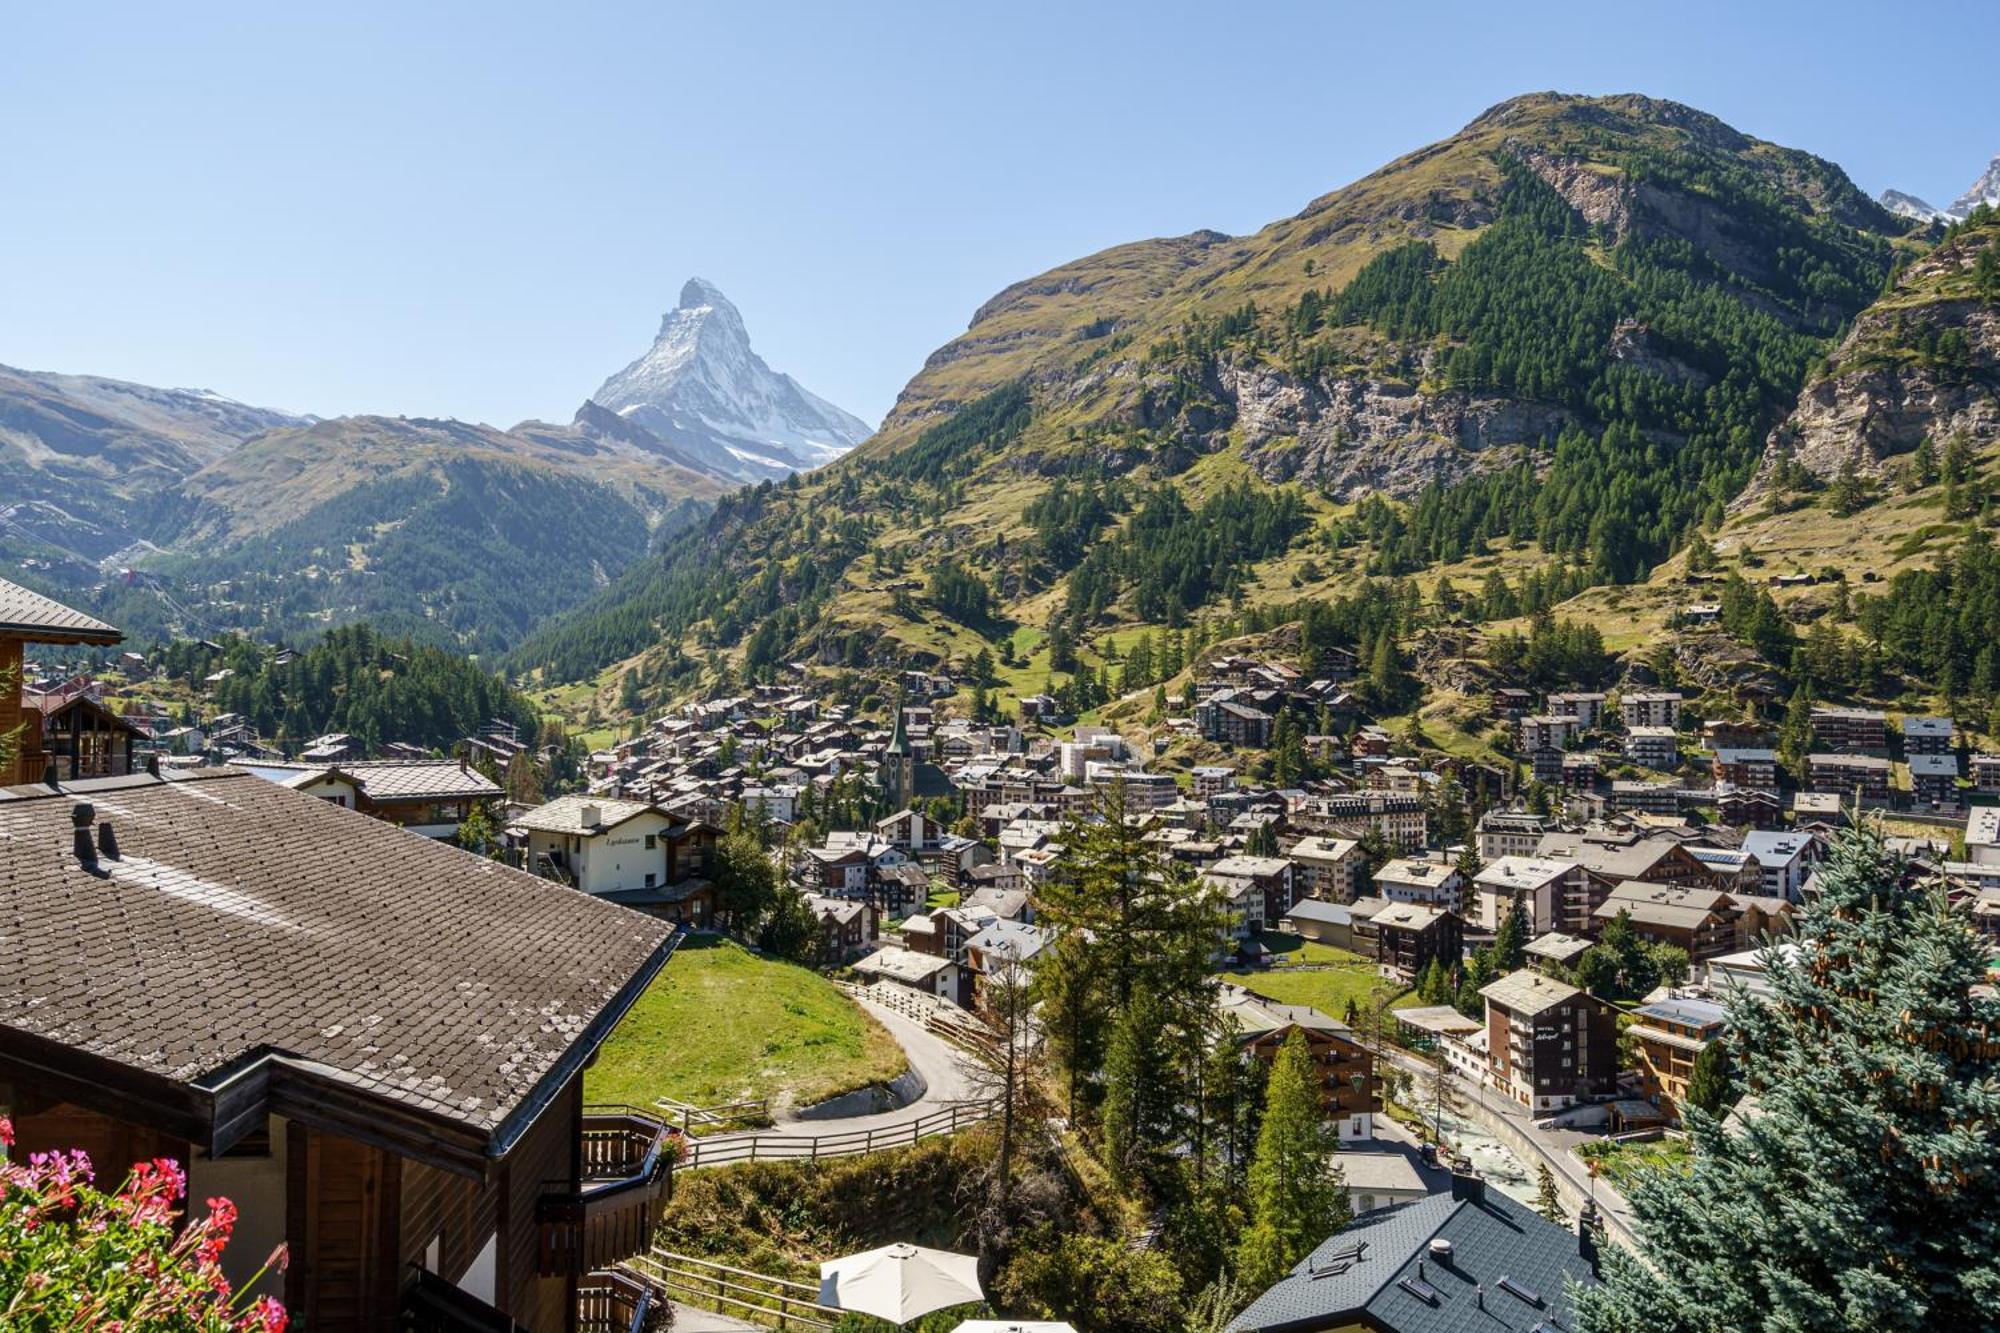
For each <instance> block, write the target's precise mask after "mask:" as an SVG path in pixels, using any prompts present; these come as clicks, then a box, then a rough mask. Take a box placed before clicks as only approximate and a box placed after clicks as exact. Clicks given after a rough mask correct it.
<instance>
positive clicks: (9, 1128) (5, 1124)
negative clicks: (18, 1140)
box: [0, 1115, 14, 1152]
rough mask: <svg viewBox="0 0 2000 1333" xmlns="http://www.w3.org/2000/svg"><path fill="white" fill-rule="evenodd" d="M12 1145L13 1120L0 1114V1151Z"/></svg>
mask: <svg viewBox="0 0 2000 1333" xmlns="http://www.w3.org/2000/svg"><path fill="white" fill-rule="evenodd" d="M13 1146H14V1122H13V1121H11V1120H9V1119H8V1118H7V1117H6V1116H4V1115H0V1152H5V1151H6V1150H7V1149H9V1148H11V1147H13Z"/></svg>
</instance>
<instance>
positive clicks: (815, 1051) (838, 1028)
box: [583, 936, 905, 1106]
mask: <svg viewBox="0 0 2000 1333" xmlns="http://www.w3.org/2000/svg"><path fill="white" fill-rule="evenodd" d="M904 1067H905V1061H904V1059H903V1052H902V1048H901V1047H899V1046H897V1045H896V1042H895V1039H894V1038H893V1037H891V1036H890V1035H889V1033H888V1031H887V1030H886V1029H884V1028H883V1026H882V1025H881V1024H880V1023H877V1022H876V1021H875V1020H874V1019H873V1018H871V1017H869V1016H868V1015H867V1014H866V1013H864V1012H862V1010H861V1009H860V1007H859V1006H857V1005H856V1004H855V1003H854V1001H852V1000H850V999H848V998H847V996H846V995H845V994H843V993H842V992H841V991H840V990H839V988H837V987H836V986H834V984H833V983H832V982H830V981H828V980H827V979H826V978H824V977H822V976H820V975H819V974H818V973H816V972H813V971H811V970H809V969H807V968H803V967H798V966H796V965H794V964H791V963H780V962H774V961H772V960H769V959H764V958H759V957H757V956H756V955H754V954H752V953H750V952H749V951H748V950H746V949H744V948H743V947H742V946H741V945H739V944H736V943H734V942H733V941H729V940H718V939H710V938H704V937H700V936H697V937H695V938H692V939H689V940H687V941H685V942H683V943H682V945H681V946H680V948H679V949H677V950H676V951H675V953H674V957H673V960H672V961H671V962H669V963H668V964H667V966H666V970H665V971H663V972H661V973H660V975H659V977H658V978H657V979H655V980H654V982H653V984H652V986H651V987H649V988H648V989H647V991H646V993H645V994H644V995H642V996H640V997H639V1002H638V1003H637V1004H636V1005H634V1006H633V1007H632V1012H631V1013H629V1014H627V1015H626V1016H625V1021H624V1022H622V1023H620V1024H619V1025H618V1028H617V1030H616V1031H614V1032H613V1033H612V1034H611V1039H610V1040H609V1041H607V1042H605V1043H604V1049H603V1052H602V1054H600V1055H599V1057H598V1060H597V1063H596V1065H594V1066H593V1067H592V1068H591V1069H590V1070H589V1071H588V1072H587V1073H586V1074H585V1075H584V1084H583V1090H584V1098H585V1100H587V1101H593V1102H626V1103H629V1104H631V1105H634V1106H651V1105H652V1104H653V1101H654V1099H656V1098H659V1097H672V1098H674V1099H676V1100H678V1101H684V1102H692V1103H694V1104H695V1105H697V1106H714V1105H717V1104H719V1103H722V1102H733V1101H747V1100H751V1099H754V1098H758V1097H769V1098H771V1099H773V1100H774V1101H780V1102H782V1101H784V1100H787V1099H789V1100H790V1101H791V1102H792V1103H793V1104H795V1105H799V1106H805V1105H809V1104H811V1103H813V1102H816V1101H820V1100H822V1099H824V1098H827V1097H832V1096H837V1095H838V1094H840V1093H843V1092H850V1091H853V1090H854V1089H856V1088H861V1087H866V1086H867V1085H868V1084H871V1083H879V1082H885V1081H887V1080H889V1079H892V1078H894V1077H896V1076H897V1075H898V1074H900V1073H902V1072H903V1069H904Z"/></svg>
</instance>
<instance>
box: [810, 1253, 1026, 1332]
mask: <svg viewBox="0 0 2000 1333" xmlns="http://www.w3.org/2000/svg"><path fill="white" fill-rule="evenodd" d="M985 1299H986V1293H985V1292H984V1291H982V1290H980V1287H979V1260H978V1259H976V1258H974V1257H973V1256H972V1255H969V1254H953V1253H952V1252H951V1251H949V1250H927V1249H925V1248H924V1247H923V1246H921V1245H884V1246H883V1247H882V1248H881V1249H879V1250H864V1251H863V1252H862V1253H860V1254H850V1255H848V1256H846V1257H845V1258H842V1259H829V1260H827V1261H826V1262H825V1263H823V1264H821V1265H820V1266H819V1303H820V1304H821V1305H831V1306H833V1307H834V1308H835V1309H837V1310H858V1311H860V1312H861V1313H862V1314H872V1315H874V1316H875V1317H876V1318H878V1319H886V1320H888V1321H889V1322H890V1323H892V1324H907V1323H909V1322H910V1321H911V1320H912V1319H919V1318H922V1317H923V1316H924V1315H927V1314H929V1313H930V1312H931V1311H933V1310H942V1309H944V1308H945V1307H946V1306H948V1305H966V1304H969V1303H971V1302H973V1301H981V1300H985Z"/></svg>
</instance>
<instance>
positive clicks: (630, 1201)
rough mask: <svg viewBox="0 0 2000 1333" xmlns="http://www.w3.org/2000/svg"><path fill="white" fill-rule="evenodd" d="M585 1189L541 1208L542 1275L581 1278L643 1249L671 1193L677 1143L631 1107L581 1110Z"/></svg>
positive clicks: (561, 1194) (562, 1192)
mask: <svg viewBox="0 0 2000 1333" xmlns="http://www.w3.org/2000/svg"><path fill="white" fill-rule="evenodd" d="M581 1134H582V1141H581V1145H580V1146H581V1157H582V1170H581V1183H580V1184H579V1185H578V1186H577V1188H575V1189H559V1190H551V1191H550V1192H548V1193H545V1194H543V1195H542V1197H541V1199H540V1200H539V1201H538V1203H537V1204H536V1210H535V1220H536V1222H537V1223H538V1225H539V1226H540V1228H541V1271H542V1273H543V1274H544V1275H545V1276H549V1277H560V1276H565V1275H576V1276H579V1277H580V1276H582V1275H584V1274H587V1273H590V1272H593V1271H594V1270H597V1269H601V1268H605V1267H608V1266H609V1265H611V1264H614V1263H616V1262H617V1261H619V1260H620V1259H626V1258H630V1257H631V1256H632V1255H634V1254H638V1253H640V1252H641V1251H643V1250H644V1249H645V1248H646V1246H647V1244H648V1243H649V1241H650V1240H651V1238H652V1234H653V1231H654V1229H655V1228H656V1227H657V1226H658V1225H659V1221H660V1210H661V1208H662V1207H663V1206H664V1205H665V1203H666V1200H667V1197H668V1196H669V1195H670V1194H671V1193H672V1192H673V1172H674V1161H675V1159H676V1157H678V1156H679V1148H678V1144H677V1142H676V1141H675V1139H674V1137H673V1135H672V1133H671V1132H670V1131H669V1130H668V1129H667V1127H666V1126H665V1125H663V1124H661V1123H660V1121H659V1119H658V1118H657V1117H655V1116H651V1115H648V1114H647V1113H645V1112H644V1111H641V1110H639V1109H638V1108H637V1107H631V1106H587V1107H585V1108H584V1113H583V1123H582V1131H581Z"/></svg>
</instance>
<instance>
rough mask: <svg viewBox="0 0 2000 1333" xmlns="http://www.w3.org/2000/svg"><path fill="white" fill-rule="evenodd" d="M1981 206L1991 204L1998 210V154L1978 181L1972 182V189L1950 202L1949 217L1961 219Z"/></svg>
mask: <svg viewBox="0 0 2000 1333" xmlns="http://www.w3.org/2000/svg"><path fill="white" fill-rule="evenodd" d="M1981 204H1991V205H1992V206H1993V207H1995V208H2000V154H1995V155H1994V158H1993V160H1992V161H1991V162H1988V163H1987V164H1986V170H1985V171H1983V172H1981V173H1980V174H1979V179H1978V180H1976V181H1974V182H1972V188H1971V189H1969V190H1967V191H1966V192H1965V193H1964V194H1962V195H1960V196H1958V198H1957V199H1955V200H1954V201H1952V205H1951V215H1952V216H1953V217H1958V218H1962V217H1965V216H1966V215H1968V214H1969V213H1971V212H1972V210H1973V209H1975V208H1977V207H1979V206H1980V205H1981Z"/></svg>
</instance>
